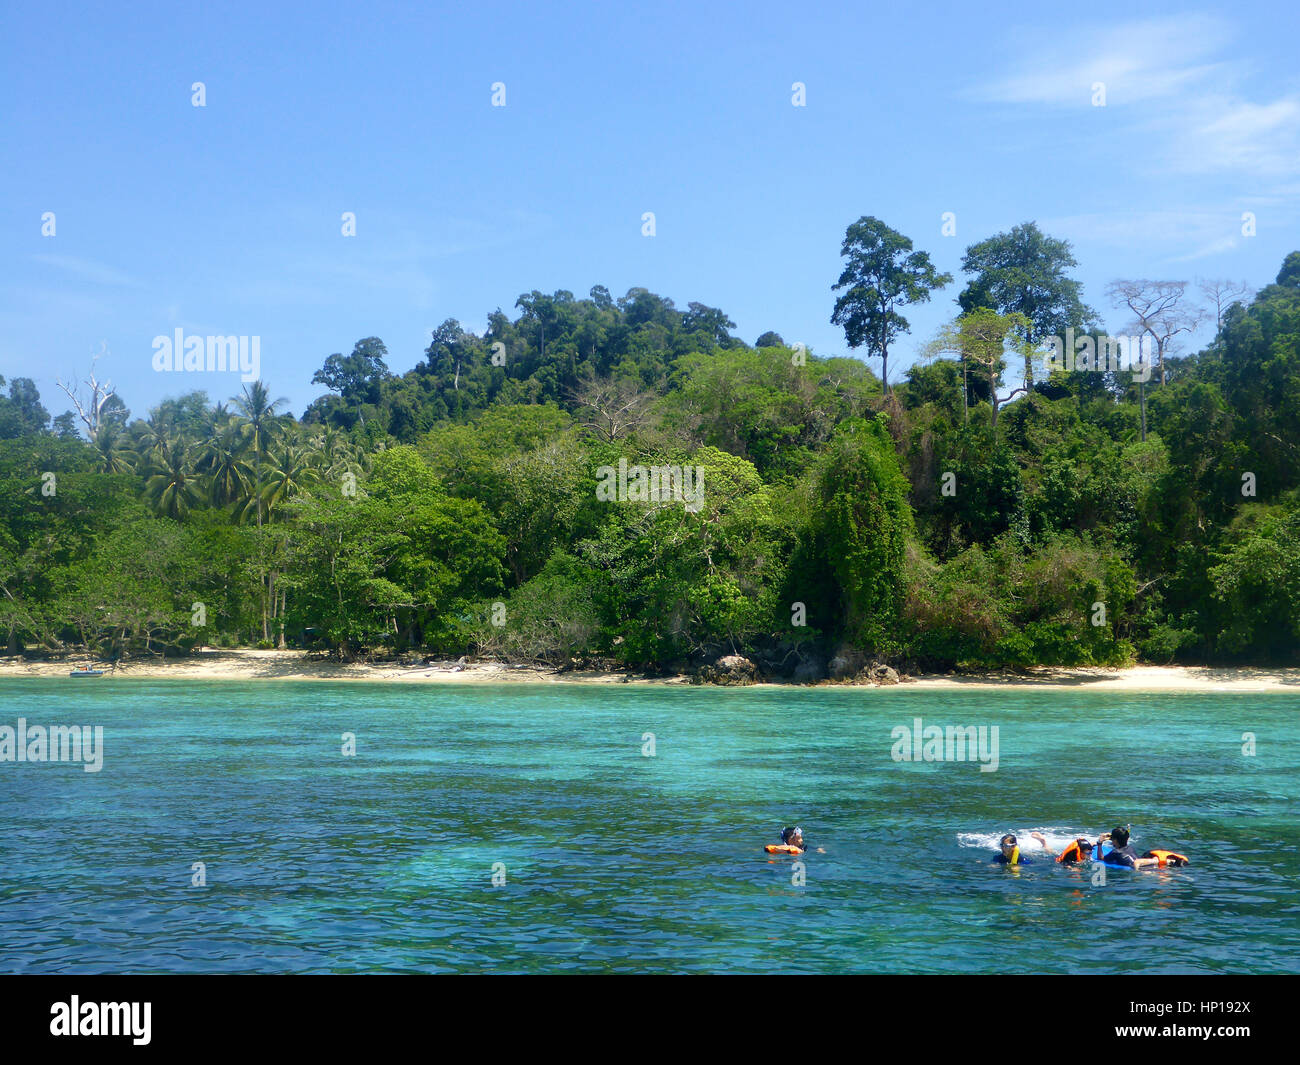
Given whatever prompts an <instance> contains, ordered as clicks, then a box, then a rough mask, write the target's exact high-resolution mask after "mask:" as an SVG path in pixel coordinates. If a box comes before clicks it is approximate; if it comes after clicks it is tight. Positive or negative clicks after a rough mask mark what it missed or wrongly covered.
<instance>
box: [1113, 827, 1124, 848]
mask: <svg viewBox="0 0 1300 1065" xmlns="http://www.w3.org/2000/svg"><path fill="white" fill-rule="evenodd" d="M1110 841H1111V843H1112V844H1114V845H1115V846H1116V847H1127V846H1128V828H1127V826H1126V827H1124V828H1118V827H1116V828H1112V829H1111V830H1110Z"/></svg>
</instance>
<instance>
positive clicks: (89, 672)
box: [68, 666, 104, 677]
mask: <svg viewBox="0 0 1300 1065" xmlns="http://www.w3.org/2000/svg"><path fill="white" fill-rule="evenodd" d="M103 675H104V671H103V670H102V669H95V668H93V667H92V666H84V667H83V668H81V669H74V670H72V671H71V672H70V673H69V674H68V676H69V677H102V676H103Z"/></svg>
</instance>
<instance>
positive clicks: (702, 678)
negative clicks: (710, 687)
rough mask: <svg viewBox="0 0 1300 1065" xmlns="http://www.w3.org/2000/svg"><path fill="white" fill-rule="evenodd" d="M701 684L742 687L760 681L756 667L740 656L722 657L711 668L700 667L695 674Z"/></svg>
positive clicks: (760, 677)
mask: <svg viewBox="0 0 1300 1065" xmlns="http://www.w3.org/2000/svg"><path fill="white" fill-rule="evenodd" d="M696 680H697V682H698V683H701V684H725V685H742V684H757V683H759V682H760V681H761V680H762V676H761V674H760V673H759V671H758V667H757V666H756V665H754V663H753V662H751V661H750V660H749V659H748V658H745V657H743V656H741V655H723V656H722V657H721V658H719V659H718V660H717V661H716V662H714V663H713V665H711V666H701V667H700V671H699V672H698V673H697V674H696Z"/></svg>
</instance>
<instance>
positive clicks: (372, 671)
mask: <svg viewBox="0 0 1300 1065" xmlns="http://www.w3.org/2000/svg"><path fill="white" fill-rule="evenodd" d="M84 662H85V660H84V659H78V658H73V659H70V660H68V661H62V662H59V661H43V662H28V661H24V660H22V659H19V658H5V659H0V680H5V679H14V678H19V677H26V678H50V677H63V678H68V672H69V671H70V670H72V669H75V668H79V667H80V666H81V665H82V664H84ZM97 668H98V667H97ZM122 678H127V679H144V680H209V681H222V680H228V681H246V680H303V681H332V682H337V681H362V682H366V681H369V682H377V683H386V684H412V683H425V684H626V685H637V686H641V687H646V686H654V687H682V686H686V687H690V686H691V683H690V678H689V677H687V676H684V675H680V676H674V677H661V678H646V677H639V676H634V675H631V674H625V673H611V672H601V671H596V670H589V671H582V670H573V671H569V672H564V673H562V672H560V671H558V670H556V669H552V668H548V667H543V666H531V665H522V664H506V663H501V662H473V663H466V664H463V665H458V664H457V663H456V662H454V661H450V660H448V661H441V662H429V663H424V664H420V665H403V664H401V663H396V662H387V663H383V662H381V663H353V664H345V663H341V662H333V661H324V660H313V659H310V658H309V657H308V656H307V654H306V653H305V652H303V651H255V650H211V651H200V652H196V653H195V654H194V655H193V656H191V657H189V658H183V659H171V660H168V661H162V660H156V661H140V660H136V661H132V662H129V663H126V664H123V665H119V666H116V667H115V666H111V665H110V666H105V667H104V676H103V677H99V678H87V679H88V680H109V679H122ZM68 679H71V678H68ZM700 687H708V688H711V687H719V685H701V686H700ZM727 687H732V686H730V685H728V686H727ZM745 687H753V688H769V689H789V688H813V687H821V688H830V689H847V688H857V689H871V690H875V689H876V688H877V686H876V685H872V684H858V685H853V684H837V683H831V682H822V683H820V684H817V685H798V684H780V683H765V684H754V685H745ZM880 687H882V688H885V689H887V690H892V689H895V688H896V689H899V690H903V691H924V690H952V689H957V688H970V689H986V690H996V689H1005V688H1038V689H1052V690H1094V691H1122V692H1180V691H1182V692H1210V691H1218V692H1224V691H1226V692H1293V693H1295V694H1300V668H1276V669H1269V668H1259V667H1249V666H1248V667H1240V668H1238V667H1220V666H1131V667H1128V668H1126V669H1105V668H1102V667H1098V666H1081V667H1077V668H1063V667H1048V666H1043V667H1038V668H1035V669H1031V670H1028V671H1027V672H1026V673H1024V674H1010V673H996V674H921V675H918V676H915V677H910V678H909V679H908V680H906V681H905V682H903V683H902V684H898V685H882V686H880Z"/></svg>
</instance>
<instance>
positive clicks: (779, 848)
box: [763, 843, 803, 854]
mask: <svg viewBox="0 0 1300 1065" xmlns="http://www.w3.org/2000/svg"><path fill="white" fill-rule="evenodd" d="M763 850H765V851H767V853H768V854H802V853H803V848H802V847H794V846H791V845H790V844H789V843H769V844H768V845H767V846H766V847H764V848H763Z"/></svg>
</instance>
